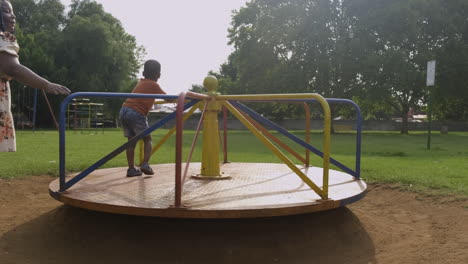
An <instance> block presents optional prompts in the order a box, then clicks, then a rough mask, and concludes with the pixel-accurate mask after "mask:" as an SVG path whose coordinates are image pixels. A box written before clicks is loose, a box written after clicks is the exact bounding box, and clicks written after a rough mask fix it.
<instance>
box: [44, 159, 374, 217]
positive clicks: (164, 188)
mask: <svg viewBox="0 0 468 264" xmlns="http://www.w3.org/2000/svg"><path fill="white" fill-rule="evenodd" d="M152 166H153V169H154V171H155V175H152V176H146V175H142V176H137V177H130V178H129V177H126V176H125V175H126V169H127V168H125V167H120V168H108V169H100V170H96V171H94V172H93V173H91V174H90V175H89V176H88V177H87V178H86V179H84V180H82V181H80V182H79V183H77V184H76V185H74V186H73V187H72V188H70V189H68V190H66V191H64V192H58V190H59V180H58V179H57V180H55V181H53V182H51V184H50V186H49V191H50V194H51V195H52V196H53V197H54V198H55V199H57V200H59V201H61V202H63V203H64V204H67V205H71V206H75V207H81V208H85V209H90V210H96V211H102V212H109V213H117V214H129V215H140V216H157V217H170V218H250V217H270V216H282V215H293V214H302V213H310V212H317V211H323V210H329V209H333V208H337V207H340V206H344V205H346V204H349V203H352V202H355V201H357V200H359V199H361V198H362V197H363V196H364V194H365V191H366V188H367V185H366V183H365V182H364V181H362V180H359V179H356V178H354V177H352V176H350V175H348V174H346V173H343V172H339V171H335V170H330V175H329V189H328V195H329V199H328V200H322V199H321V198H320V196H318V195H317V194H316V193H315V192H314V191H312V190H311V189H310V187H309V186H307V185H306V184H304V182H303V181H302V180H301V178H299V177H298V176H297V175H296V174H295V173H294V172H292V171H291V170H290V169H289V168H288V167H287V166H286V165H284V164H277V163H226V164H223V165H222V166H221V171H222V173H223V175H229V177H225V178H224V179H219V180H211V179H198V178H194V177H190V178H189V179H188V180H187V181H186V183H185V185H184V189H183V202H182V205H183V206H182V207H180V208H175V207H173V205H174V181H175V179H174V173H173V171H174V164H158V165H152ZM200 166H201V164H200V163H193V164H191V165H190V169H189V174H190V173H191V174H196V173H197V172H199V171H200ZM301 171H303V172H304V173H305V174H306V175H307V176H308V177H309V178H310V179H312V180H313V181H314V182H315V183H317V184H318V185H319V186H320V185H321V175H322V168H319V167H309V168H308V169H307V170H305V169H304V168H302V169H301Z"/></svg>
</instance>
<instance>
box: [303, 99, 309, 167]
mask: <svg viewBox="0 0 468 264" xmlns="http://www.w3.org/2000/svg"><path fill="white" fill-rule="evenodd" d="M303 105H304V110H305V119H306V127H305V129H306V134H305V141H306V143H307V144H309V145H310V107H309V105H308V104H307V103H304V104H303ZM305 160H306V161H305V163H304V166H305V167H306V168H307V167H309V166H310V151H309V150H308V149H305Z"/></svg>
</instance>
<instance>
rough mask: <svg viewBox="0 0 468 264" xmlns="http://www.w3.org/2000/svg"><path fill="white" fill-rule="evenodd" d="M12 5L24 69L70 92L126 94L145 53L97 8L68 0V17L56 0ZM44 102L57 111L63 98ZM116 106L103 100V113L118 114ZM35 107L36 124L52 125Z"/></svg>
mask: <svg viewBox="0 0 468 264" xmlns="http://www.w3.org/2000/svg"><path fill="white" fill-rule="evenodd" d="M14 5H15V12H16V15H17V20H18V21H19V27H18V30H17V32H16V35H17V37H18V40H19V43H20V45H21V51H20V59H21V62H22V63H23V64H24V65H26V66H28V67H30V68H31V69H33V70H34V71H36V72H37V73H38V74H40V75H41V76H43V77H45V78H47V79H49V80H51V81H53V82H57V83H61V84H64V85H66V86H67V87H69V88H70V89H71V90H72V91H73V92H78V91H100V92H128V91H131V89H132V88H133V86H134V84H135V80H136V74H137V72H138V70H139V67H140V64H141V61H142V57H143V55H144V53H145V51H144V48H143V47H141V46H138V45H137V43H136V39H135V38H134V37H133V36H131V35H129V34H128V33H126V32H125V30H124V28H123V27H122V25H121V23H120V21H119V20H118V19H116V18H115V17H113V16H112V15H111V14H109V13H106V12H105V11H104V9H103V7H102V5H100V4H98V3H96V2H95V1H91V0H82V1H80V0H73V1H72V4H71V7H70V11H69V13H68V15H65V14H64V6H63V5H62V4H61V3H60V1H59V0H40V1H34V0H17V1H15V2H14ZM49 99H50V100H51V103H52V105H53V108H54V109H58V105H59V104H60V101H61V100H62V99H63V98H61V97H57V96H51V97H49ZM120 104H121V102H120V101H118V100H115V99H114V100H107V101H106V106H107V108H106V111H107V113H108V114H110V115H112V116H115V115H117V112H118V108H119V107H120ZM40 107H41V108H40V109H39V113H41V115H40V116H39V117H38V122H39V123H41V124H49V125H50V124H52V123H51V122H50V120H51V118H50V115H49V114H48V110H47V106H46V105H45V103H43V102H40ZM56 111H57V110H56Z"/></svg>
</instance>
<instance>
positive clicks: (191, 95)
mask: <svg viewBox="0 0 468 264" xmlns="http://www.w3.org/2000/svg"><path fill="white" fill-rule="evenodd" d="M185 94H186V97H189V98H193V99H199V100H209V99H211V97H210V96H208V95H206V94H200V93H194V92H186V93H185Z"/></svg>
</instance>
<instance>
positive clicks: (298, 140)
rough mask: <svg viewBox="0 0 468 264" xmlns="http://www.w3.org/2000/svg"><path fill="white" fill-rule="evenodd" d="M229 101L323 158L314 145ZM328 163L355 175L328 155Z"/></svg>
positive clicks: (250, 110)
mask: <svg viewBox="0 0 468 264" xmlns="http://www.w3.org/2000/svg"><path fill="white" fill-rule="evenodd" d="M230 103H231V104H232V105H234V106H235V107H237V108H239V109H241V110H242V111H244V112H246V113H247V114H249V115H250V116H251V117H253V118H254V119H255V120H257V121H258V122H260V123H262V124H264V125H266V126H267V127H270V128H272V129H275V130H277V131H278V132H280V133H281V134H283V135H284V136H286V137H288V138H290V139H291V140H293V141H294V142H296V143H297V144H299V145H301V146H303V147H304V148H307V149H308V150H310V151H311V152H313V153H315V154H316V155H318V156H320V157H322V158H323V152H322V151H320V150H318V149H316V148H315V147H313V146H311V145H310V144H307V143H306V142H305V141H304V140H302V139H300V138H299V137H297V136H296V135H294V134H291V133H289V132H288V131H286V130H285V129H284V128H282V127H281V126H279V125H277V124H276V123H274V122H272V121H270V120H268V119H266V118H264V117H262V116H261V115H260V114H259V113H257V112H255V111H254V110H252V109H250V108H248V107H247V106H245V105H243V104H241V103H239V102H235V101H232V102H231V101H230ZM330 163H331V164H333V165H335V166H337V167H338V168H340V169H342V170H343V171H345V172H346V173H348V174H351V175H353V176H354V177H357V176H356V172H354V171H353V170H352V169H350V168H348V167H346V166H345V165H343V164H342V163H340V162H339V161H337V160H335V159H333V158H331V157H330Z"/></svg>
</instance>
